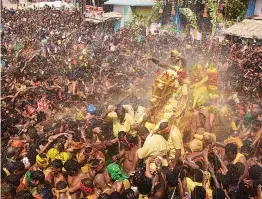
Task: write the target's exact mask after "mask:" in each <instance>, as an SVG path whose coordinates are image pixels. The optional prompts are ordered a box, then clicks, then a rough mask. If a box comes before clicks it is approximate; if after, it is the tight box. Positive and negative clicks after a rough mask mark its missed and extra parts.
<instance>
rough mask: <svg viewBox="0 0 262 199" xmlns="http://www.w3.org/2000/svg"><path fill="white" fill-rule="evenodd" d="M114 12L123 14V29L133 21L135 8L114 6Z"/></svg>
mask: <svg viewBox="0 0 262 199" xmlns="http://www.w3.org/2000/svg"><path fill="white" fill-rule="evenodd" d="M113 10H114V12H118V13H121V14H122V15H123V18H122V20H121V27H124V26H126V25H127V24H128V23H130V22H132V20H133V16H134V13H133V8H132V7H131V6H122V5H114V8H113Z"/></svg>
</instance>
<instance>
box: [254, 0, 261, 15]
mask: <svg viewBox="0 0 262 199" xmlns="http://www.w3.org/2000/svg"><path fill="white" fill-rule="evenodd" d="M261 9H262V0H257V1H256V8H255V15H260V13H261Z"/></svg>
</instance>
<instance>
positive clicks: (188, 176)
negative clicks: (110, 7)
mask: <svg viewBox="0 0 262 199" xmlns="http://www.w3.org/2000/svg"><path fill="white" fill-rule="evenodd" d="M1 12H2V16H1V115H2V117H1V197H2V198H6V199H35V198H38V199H84V198H88V199H225V198H227V199H250V198H254V199H262V188H261V186H262V137H261V135H262V130H261V125H262V108H261V102H258V100H257V99H259V97H261V93H260V91H261V87H259V86H261V82H260V81H259V79H258V78H259V77H260V76H259V72H256V71H259V66H258V65H259V62H261V57H260V55H261V53H262V49H261V47H257V46H246V45H239V44H232V43H230V44H229V43H227V44H225V45H221V44H218V43H216V42H215V41H213V43H212V45H213V46H212V50H211V51H209V50H208V48H210V43H209V42H202V43H197V42H195V43H191V42H190V41H189V40H188V39H187V37H184V38H177V37H176V35H175V34H168V33H161V34H157V35H151V34H149V35H147V34H146V30H145V29H143V28H131V27H130V28H124V29H121V30H120V31H118V32H116V33H115V32H114V31H113V29H112V27H111V26H106V25H105V26H104V25H103V26H94V25H92V24H89V23H87V22H85V20H84V17H83V15H81V13H80V12H79V11H77V10H73V11H68V10H64V11H56V10H51V9H45V10H37V11H36V10H17V11H14V10H13V9H12V10H6V9H3V10H1ZM173 49H179V51H177V50H173ZM170 52H171V54H170ZM254 53H255V55H254ZM241 55H243V56H241ZM254 56H255V57H254ZM256 56H257V57H256ZM153 57H154V58H153ZM155 57H157V58H169V60H168V61H170V62H173V63H174V64H176V65H179V64H180V62H179V61H180V60H183V62H181V66H185V65H186V62H185V61H186V60H187V61H188V60H190V61H191V62H193V63H201V62H202V65H201V64H197V65H195V66H194V67H193V68H192V70H191V69H188V68H187V67H185V68H184V69H182V71H183V72H181V69H179V70H178V69H177V68H176V67H175V68H174V69H173V68H172V67H171V68H170V67H169V66H170V64H169V63H170V62H162V61H159V60H157V59H155ZM146 58H147V59H146ZM148 60H152V61H153V62H154V63H155V64H158V65H160V66H163V67H164V68H165V69H166V70H167V71H168V72H167V74H169V73H170V74H174V72H170V70H177V71H179V72H178V74H179V75H180V76H178V82H179V83H178V84H181V90H183V88H184V87H185V84H187V85H186V86H187V87H186V88H187V90H188V91H187V92H184V91H182V94H181V95H182V97H181V98H179V97H177V96H175V99H177V101H178V102H176V103H177V104H178V105H180V101H183V102H186V104H187V105H188V104H190V103H191V104H190V106H189V105H188V108H181V110H182V109H183V110H182V111H181V112H182V113H180V114H179V115H178V116H176V117H172V118H171V119H170V120H165V119H164V118H160V119H159V120H158V122H157V123H155V124H154V125H153V123H154V122H152V121H153V120H154V119H152V118H154V114H157V111H159V112H161V108H160V109H157V108H159V107H161V106H160V105H156V106H154V107H153V108H152V104H153V103H152V101H150V102H145V101H149V100H148V97H149V96H147V99H144V98H143V97H137V96H135V94H134V90H136V89H140V90H142V92H144V93H147V90H151V87H152V79H154V78H155V76H157V77H156V80H158V79H157V78H159V79H160V80H163V79H161V78H163V75H162V76H161V74H160V70H159V69H157V70H156V68H154V67H152V66H150V64H151V62H149V61H148ZM204 62H205V63H206V62H209V63H211V62H212V63H215V64H217V66H218V68H219V69H218V70H220V71H219V72H221V73H219V75H220V74H224V73H226V71H227V69H228V68H229V67H228V65H229V64H231V65H233V67H235V70H237V68H238V69H239V70H240V69H241V74H242V75H241V76H236V75H235V73H233V72H232V73H230V74H231V75H232V78H230V79H231V80H232V79H233V80H234V81H235V82H238V81H239V79H241V78H246V79H247V80H248V81H247V82H250V81H249V80H252V81H251V83H250V84H244V86H246V87H241V88H240V86H239V84H237V85H235V84H234V85H233V83H228V84H223V83H221V84H220V85H216V87H219V89H221V90H223V89H225V90H226V89H228V90H230V92H232V91H233V90H234V93H233V94H232V95H230V97H228V98H226V99H225V98H223V104H219V103H218V102H217V104H219V105H217V107H216V108H214V107H213V104H212V102H210V101H211V97H210V95H212V89H211V88H212V86H214V85H213V83H212V80H211V79H210V76H209V77H207V78H209V79H208V80H206V81H204V79H205V78H206V74H208V75H210V74H211V73H212V74H213V76H214V73H216V72H214V69H208V70H207V69H204V68H205V67H202V66H203V63H204ZM244 63H247V64H246V65H248V67H244V66H243V65H244ZM188 64H190V63H188ZM246 65H245V66H246ZM253 65H254V67H253ZM260 67H261V66H260ZM211 68H212V67H211ZM230 69H231V68H230ZM260 69H261V68H260ZM252 70H253V71H255V73H254V72H253V73H252ZM185 71H186V72H185ZM210 71H211V72H210ZM250 71H251V72H250ZM250 73H252V74H253V75H252V76H250ZM257 73H258V74H257ZM163 74H164V73H163ZM190 74H191V75H190ZM228 74H229V73H228ZM243 74H245V76H244V75H243ZM208 75H207V76H208ZM164 76H165V74H164ZM215 76H216V75H215ZM223 77H224V76H223ZM234 78H235V79H234ZM148 79H149V80H151V83H148V81H147V80H148ZM184 79H189V80H190V81H184ZM215 79H216V77H215ZM160 80H159V81H160ZM214 81H215V80H213V82H214ZM181 82H182V83H181ZM186 82H190V83H186ZM210 82H211V83H210ZM243 82H245V81H242V84H241V85H242V86H243ZM154 85H157V84H155V83H154ZM161 85H162V86H163V85H165V82H164V83H163V82H162V84H161ZM203 85H204V86H203ZM228 85H230V88H225V87H228ZM165 86H166V85H165ZM169 86H170V85H169ZM179 86H180V85H179ZM179 86H177V87H179ZM155 87H156V88H161V86H160V87H159V86H155ZM204 87H205V88H204ZM164 88H166V87H164ZM201 89H202V90H201ZM204 89H205V90H204ZM216 89H217V88H215V90H216ZM252 89H253V90H252ZM178 90H179V89H178ZM178 90H176V91H174V92H175V93H179V91H178ZM160 91H161V92H160ZM160 91H159V90H158V91H157V92H160V96H161V93H166V91H165V89H164V91H163V89H162V90H161V89H160ZM191 91H192V92H191ZM190 92H191V93H190ZM123 93H129V94H130V95H127V96H128V97H126V98H124V99H122V98H121V96H123V95H122V94H123ZM185 93H186V94H185ZM241 93H245V94H247V93H249V94H250V93H252V94H251V95H249V96H250V97H249V98H248V100H250V99H252V97H253V98H255V100H254V101H252V102H251V101H248V100H247V99H245V98H244V97H241V96H238V94H239V95H240V94H241ZM153 94H154V86H153ZM198 94H201V96H198V98H197V97H196V96H197V95H198ZM185 96H186V97H185ZM203 96H208V97H207V98H208V100H207V99H204V98H203ZM161 97H162V98H161ZM161 97H160V98H159V99H160V101H161V100H162V101H165V99H166V98H168V97H169V96H161ZM201 97H202V98H201ZM189 98H190V99H189ZM195 98H197V100H196V101H194V99H195ZM151 99H152V98H151ZM159 99H158V100H159ZM170 99H171V98H170ZM185 99H186V100H185ZM188 99H189V100H188ZM179 100H180V101H179ZM216 100H217V99H216ZM203 101H205V103H204V102H203ZM206 101H208V102H206ZM217 101H219V100H217ZM164 103H166V104H168V102H164ZM148 104H150V105H148ZM192 104H194V105H193V106H192ZM198 104H199V105H198ZM187 105H186V106H187ZM163 107H164V106H163ZM177 107H179V106H177ZM177 107H175V108H174V109H175V110H174V112H176V111H177V109H179V108H177ZM215 109H216V110H215ZM181 118H183V119H184V120H186V122H184V121H182V122H181V121H180V120H182V119H181ZM176 124H177V125H176ZM182 124H184V126H183V125H182ZM182 126H183V127H182ZM222 135H223V136H222ZM218 137H219V139H218Z"/></svg>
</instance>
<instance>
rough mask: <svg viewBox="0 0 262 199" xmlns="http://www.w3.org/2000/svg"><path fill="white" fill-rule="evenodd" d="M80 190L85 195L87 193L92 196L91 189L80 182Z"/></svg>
mask: <svg viewBox="0 0 262 199" xmlns="http://www.w3.org/2000/svg"><path fill="white" fill-rule="evenodd" d="M80 189H81V190H82V191H84V192H85V193H89V194H92V193H93V192H94V190H93V189H92V188H90V187H86V186H85V185H84V184H83V183H82V182H80Z"/></svg>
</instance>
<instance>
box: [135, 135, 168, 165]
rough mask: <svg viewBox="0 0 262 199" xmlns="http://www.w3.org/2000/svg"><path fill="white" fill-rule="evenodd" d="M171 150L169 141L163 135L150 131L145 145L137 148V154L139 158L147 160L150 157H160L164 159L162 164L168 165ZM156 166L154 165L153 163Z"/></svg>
mask: <svg viewBox="0 0 262 199" xmlns="http://www.w3.org/2000/svg"><path fill="white" fill-rule="evenodd" d="M168 152H169V146H168V142H167V141H166V140H165V138H164V137H163V136H162V135H158V134H152V133H150V134H149V135H148V136H147V138H146V140H145V142H144V144H143V147H141V148H140V149H138V150H137V156H138V158H139V159H142V160H144V162H146V161H147V160H148V158H149V157H153V156H154V157H159V158H160V159H162V165H163V166H168V161H167V155H168ZM151 166H153V167H154V165H151Z"/></svg>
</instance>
